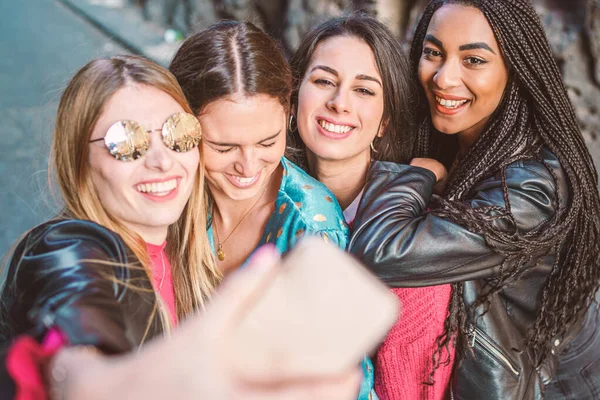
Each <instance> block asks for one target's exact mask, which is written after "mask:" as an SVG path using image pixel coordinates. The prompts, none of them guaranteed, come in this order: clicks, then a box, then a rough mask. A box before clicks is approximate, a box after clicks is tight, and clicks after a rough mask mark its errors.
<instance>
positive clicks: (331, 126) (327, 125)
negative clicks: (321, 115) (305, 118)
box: [319, 120, 352, 133]
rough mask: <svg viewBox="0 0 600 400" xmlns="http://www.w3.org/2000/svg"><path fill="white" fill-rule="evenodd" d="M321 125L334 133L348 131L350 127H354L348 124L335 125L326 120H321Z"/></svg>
mask: <svg viewBox="0 0 600 400" xmlns="http://www.w3.org/2000/svg"><path fill="white" fill-rule="evenodd" d="M319 125H321V127H322V128H323V129H325V130H327V131H329V132H332V133H348V132H349V131H350V129H352V127H351V126H348V125H335V124H332V123H331V122H327V121H324V120H319Z"/></svg>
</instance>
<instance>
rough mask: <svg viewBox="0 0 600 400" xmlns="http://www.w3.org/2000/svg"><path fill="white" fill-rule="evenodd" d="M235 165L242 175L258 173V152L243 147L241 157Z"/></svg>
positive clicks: (249, 175)
mask: <svg viewBox="0 0 600 400" xmlns="http://www.w3.org/2000/svg"><path fill="white" fill-rule="evenodd" d="M234 167H235V170H236V172H237V173H238V174H240V175H241V176H245V177H251V176H254V175H256V174H257V173H258V170H259V169H260V161H259V159H258V154H257V153H256V151H254V149H251V148H250V149H248V148H247V149H244V148H242V151H240V157H239V158H238V159H237V160H236V162H235V164H234Z"/></svg>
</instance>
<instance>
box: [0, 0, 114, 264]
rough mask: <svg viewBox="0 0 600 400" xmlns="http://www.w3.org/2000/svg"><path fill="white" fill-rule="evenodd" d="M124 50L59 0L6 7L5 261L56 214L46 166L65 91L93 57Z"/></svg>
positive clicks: (0, 150)
mask: <svg viewBox="0 0 600 400" xmlns="http://www.w3.org/2000/svg"><path fill="white" fill-rule="evenodd" d="M123 52H124V50H123V48H121V47H120V46H119V45H118V44H116V43H115V42H114V41H112V40H111V39H110V38H108V37H107V36H105V35H104V34H103V33H101V32H100V31H99V30H97V29H96V28H95V27H94V26H93V25H91V24H90V23H89V22H88V21H86V20H85V19H83V18H81V17H80V16H79V15H77V14H75V13H73V12H72V11H71V10H70V9H68V8H66V7H65V6H64V5H63V4H62V3H61V2H59V1H57V0H25V1H15V0H13V1H2V2H0V54H1V55H2V56H1V57H0V144H1V145H0V187H2V191H0V257H1V255H3V254H4V253H5V252H6V251H7V250H8V249H9V248H10V246H11V245H12V243H13V242H14V241H15V239H17V238H18V237H19V236H20V234H21V233H23V232H24V231H25V230H26V229H28V228H30V227H32V226H34V225H35V224H37V223H39V222H41V221H43V220H44V219H46V218H48V217H49V216H51V215H52V213H53V212H54V210H56V205H55V203H54V202H53V201H52V198H51V195H50V192H49V190H48V186H47V184H46V182H47V179H46V177H47V166H46V164H47V155H48V153H49V142H50V137H51V135H52V127H53V121H54V114H55V112H56V107H57V103H58V100H59V98H60V94H61V92H62V90H63V88H64V86H65V85H66V83H67V82H68V80H69V78H70V77H71V75H73V73H74V72H75V71H77V70H78V69H79V68H80V67H81V66H83V65H84V64H85V63H86V62H87V61H89V60H90V59H92V58H94V57H98V56H105V55H112V54H116V53H123Z"/></svg>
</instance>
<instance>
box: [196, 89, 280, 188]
mask: <svg viewBox="0 0 600 400" xmlns="http://www.w3.org/2000/svg"><path fill="white" fill-rule="evenodd" d="M198 118H199V120H200V124H201V125H202V132H203V138H204V139H203V141H202V142H203V150H204V152H203V154H204V166H205V169H206V178H207V182H208V185H209V188H210V190H211V193H212V194H213V196H222V195H224V196H226V197H227V198H230V199H232V200H247V199H251V198H254V197H256V196H259V195H260V194H262V192H263V189H264V188H265V187H266V185H268V183H269V181H270V178H271V177H272V175H273V172H274V171H275V170H276V169H277V167H278V166H279V164H280V162H281V157H283V153H284V151H285V131H286V119H287V118H286V112H285V110H284V108H283V106H282V105H281V104H280V103H279V100H278V99H276V98H274V97H270V96H268V95H264V94H259V95H254V96H250V97H244V96H237V95H236V96H235V97H233V98H231V97H229V98H224V99H220V100H217V101H215V102H213V103H211V104H209V105H208V106H207V107H206V108H205V109H204V110H203V111H202V112H201V114H200V115H199V116H198Z"/></svg>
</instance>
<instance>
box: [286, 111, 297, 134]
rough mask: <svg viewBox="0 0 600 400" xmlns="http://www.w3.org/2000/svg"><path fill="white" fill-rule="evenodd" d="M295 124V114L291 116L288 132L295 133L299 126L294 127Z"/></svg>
mask: <svg viewBox="0 0 600 400" xmlns="http://www.w3.org/2000/svg"><path fill="white" fill-rule="evenodd" d="M293 124H294V114H290V120H289V122H288V130H289V131H290V132H294V131H295V130H296V128H298V126H293Z"/></svg>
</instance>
